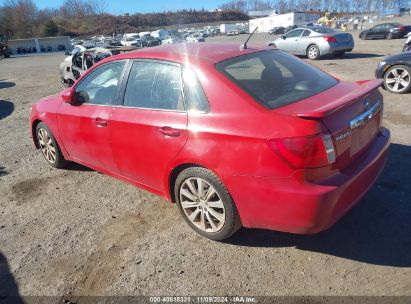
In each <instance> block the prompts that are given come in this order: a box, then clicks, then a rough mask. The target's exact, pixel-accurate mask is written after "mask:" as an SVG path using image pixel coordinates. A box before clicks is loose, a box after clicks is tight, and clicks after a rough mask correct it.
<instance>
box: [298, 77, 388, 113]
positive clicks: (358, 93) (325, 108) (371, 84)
mask: <svg viewBox="0 0 411 304" xmlns="http://www.w3.org/2000/svg"><path fill="white" fill-rule="evenodd" d="M355 83H356V84H357V87H356V88H355V89H354V90H352V91H351V92H350V93H348V94H346V95H344V96H341V97H340V98H338V99H336V100H334V101H331V102H329V103H327V104H324V105H322V106H321V107H318V108H316V109H312V110H310V111H307V112H304V113H299V114H297V115H296V116H298V117H300V118H304V119H315V120H317V119H322V118H324V117H326V116H328V115H331V114H332V113H334V112H335V111H338V109H340V108H341V107H344V106H346V105H347V104H349V103H352V102H355V101H357V100H358V99H360V98H363V97H364V96H366V95H367V94H369V93H371V92H372V91H374V90H376V89H378V88H379V87H380V86H381V84H382V83H383V80H381V79H373V80H362V81H357V82H355Z"/></svg>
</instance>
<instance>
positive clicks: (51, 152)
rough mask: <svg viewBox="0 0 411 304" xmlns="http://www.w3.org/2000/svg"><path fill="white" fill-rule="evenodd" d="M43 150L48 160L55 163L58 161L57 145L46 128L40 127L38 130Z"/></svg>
mask: <svg viewBox="0 0 411 304" xmlns="http://www.w3.org/2000/svg"><path fill="white" fill-rule="evenodd" d="M37 138H38V141H39V145H40V149H41V152H42V153H43V155H44V157H45V158H46V159H47V161H48V162H50V163H52V164H54V163H55V162H56V159H57V157H56V147H55V146H54V144H53V141H52V139H51V137H50V135H49V133H48V132H47V130H46V129H43V128H40V129H38V131H37Z"/></svg>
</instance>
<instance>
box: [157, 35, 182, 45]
mask: <svg viewBox="0 0 411 304" xmlns="http://www.w3.org/2000/svg"><path fill="white" fill-rule="evenodd" d="M180 42H183V39H181V38H180V37H178V36H169V37H165V38H164V39H163V40H161V44H173V43H180Z"/></svg>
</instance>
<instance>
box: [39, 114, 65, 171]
mask: <svg viewBox="0 0 411 304" xmlns="http://www.w3.org/2000/svg"><path fill="white" fill-rule="evenodd" d="M48 139H49V140H48ZM36 140H37V144H38V146H39V147H40V151H41V154H43V156H44V158H45V159H46V161H47V162H48V163H49V165H50V166H52V167H54V168H59V169H60V168H64V167H65V166H67V164H68V161H67V160H65V158H64V156H63V153H62V152H61V149H60V147H59V145H58V144H57V142H56V139H55V138H54V136H53V133H51V131H50V129H49V128H48V127H47V126H46V125H45V124H44V123H43V122H40V123H39V124H38V125H37V127H36ZM53 149H54V152H53Z"/></svg>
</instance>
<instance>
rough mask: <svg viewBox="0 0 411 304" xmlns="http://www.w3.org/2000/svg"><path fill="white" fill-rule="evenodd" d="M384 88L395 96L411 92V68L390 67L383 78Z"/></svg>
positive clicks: (401, 66) (403, 66)
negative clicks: (395, 94)
mask: <svg viewBox="0 0 411 304" xmlns="http://www.w3.org/2000/svg"><path fill="white" fill-rule="evenodd" d="M384 87H385V88H386V89H387V90H388V91H390V92H393V93H397V94H404V93H408V92H409V91H411V68H410V67H408V66H405V65H397V66H393V67H391V68H390V69H389V70H388V71H387V73H386V74H385V76H384Z"/></svg>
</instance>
